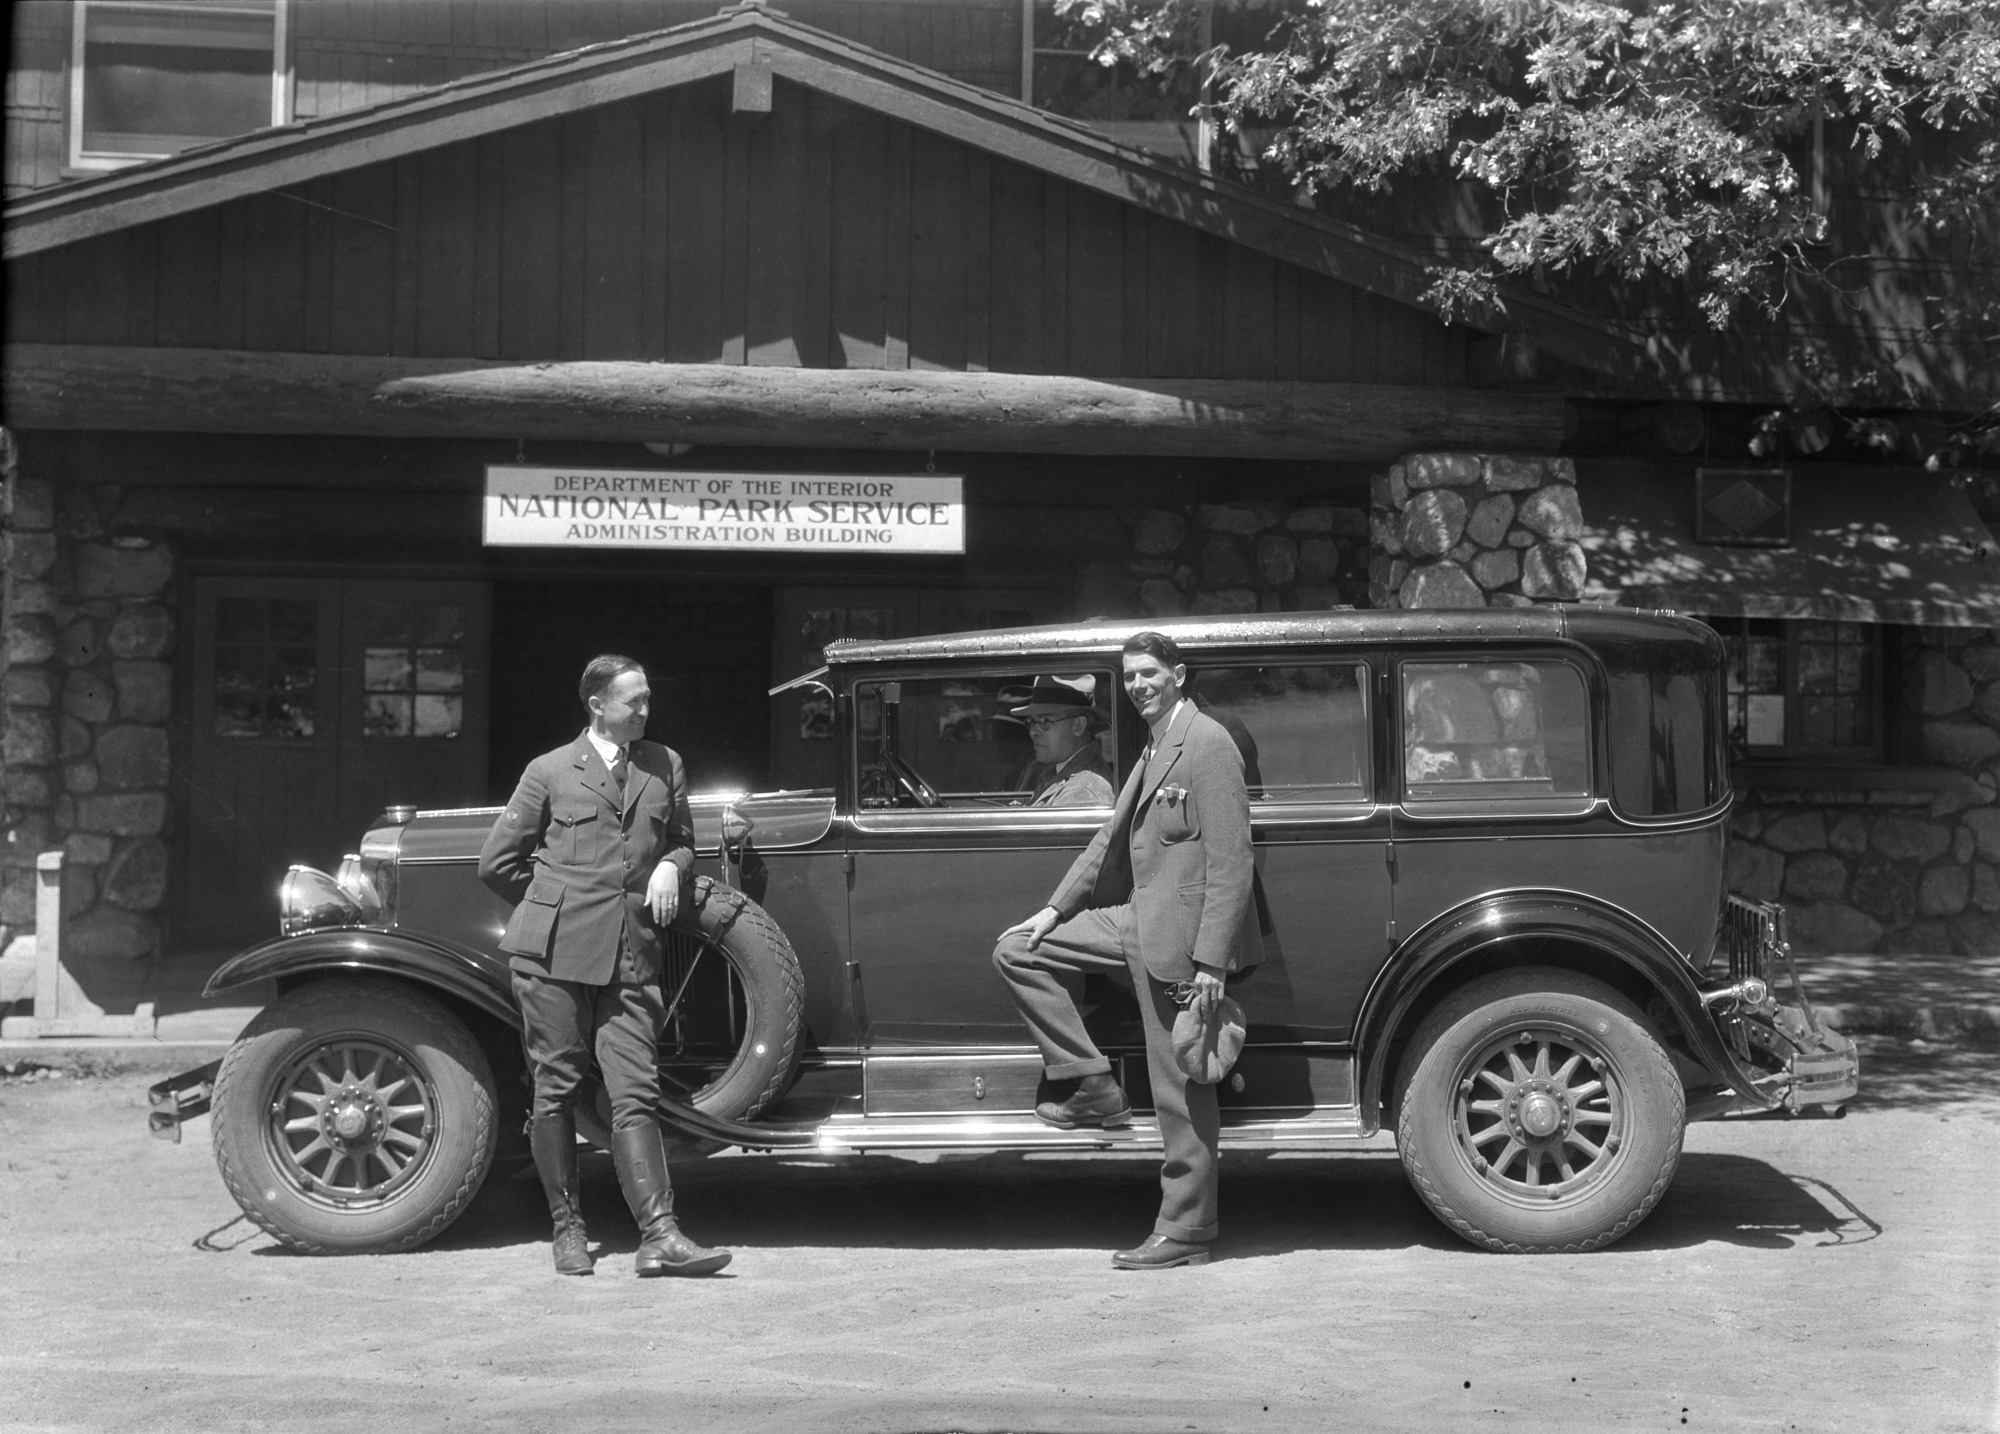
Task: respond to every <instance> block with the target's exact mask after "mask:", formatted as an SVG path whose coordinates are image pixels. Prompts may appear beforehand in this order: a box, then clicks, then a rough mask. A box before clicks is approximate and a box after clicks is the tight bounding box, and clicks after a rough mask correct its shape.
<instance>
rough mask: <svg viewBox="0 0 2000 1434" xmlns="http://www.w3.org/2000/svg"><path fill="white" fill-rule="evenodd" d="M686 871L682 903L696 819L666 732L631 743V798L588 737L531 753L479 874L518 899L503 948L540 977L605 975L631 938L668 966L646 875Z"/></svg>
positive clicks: (650, 958) (654, 962) (645, 965)
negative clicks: (661, 867)
mask: <svg viewBox="0 0 2000 1434" xmlns="http://www.w3.org/2000/svg"><path fill="white" fill-rule="evenodd" d="M663 859H664V860H667V861H671V862H672V863H673V864H674V865H675V866H676V867H678V868H679V869H680V875H681V881H682V883H683V884H682V890H681V910H682V911H689V910H692V909H693V908H692V902H691V900H690V896H689V892H688V889H687V885H686V883H687V881H688V874H689V872H690V871H691V870H692V869H693V867H694V819H693V817H692V816H691V815H690V813H689V811H688V796H687V775H686V773H685V772H684V771H683V770H682V768H681V759H680V758H679V757H678V756H677V755H675V753H674V752H673V751H671V750H670V749H668V748H666V747H662V746H661V745H660V744H659V743H657V742H634V743H632V744H631V746H630V747H629V748H627V751H626V778H625V796H624V801H623V803H622V804H621V803H620V801H619V796H618V785H617V783H616V782H614V781H613V780H612V777H611V772H610V769H609V768H607V767H606V766H605V765H604V759H603V758H602V757H600V756H598V755H597V749H596V748H595V747H593V746H591V744H590V741H589V739H588V737H586V736H585V735H584V734H582V733H579V734H577V738H576V740H575V741H574V742H571V743H570V744H569V745H568V746H566V747H558V748H556V749H555V750H554V751H553V752H544V753H543V754H542V755H541V756H539V757H537V758H535V760H534V761H532V762H530V763H528V769H527V770H526V771H525V772H523V773H522V774H521V783H520V785H519V786H518V787H516V788H515V789H514V795H513V796H512V797H510V798H509V799H508V801H507V810H506V811H504V812H502V813H501V814H500V818H499V820H498V821H496V822H494V823H493V830H492V831H491V832H489V833H488V834H487V837H486V845H485V847H484V848H483V849H482V850H481V851H480V853H479V879H480V880H481V881H484V882H485V883H486V884H487V885H488V886H489V887H491V888H492V889H493V890H494V891H496V892H498V893H499V894H500V895H501V896H502V897H504V898H506V899H507V900H508V901H510V902H514V903H516V904H515V907H514V915H513V917H512V918H511V919H510V920H509V921H508V922H507V930H506V934H505V935H503V936H502V937H501V939H500V949H501V950H502V951H505V952H507V953H508V954H509V955H510V956H512V957H513V961H512V963H511V964H512V966H513V968H514V969H515V970H517V971H526V972H528V973H530V974H532V975H537V976H551V977H554V978H556V979H557V980H561V981H577V982H581V983H583V984H585V985H592V986H602V985H605V984H607V983H608V982H609V981H610V980H611V978H612V976H613V974H614V973H615V972H616V971H617V968H618V953H619V951H620V949H621V947H628V948H629V949H630V950H631V952H632V955H633V957H634V960H635V963H636V964H637V966H638V969H639V970H640V971H641V972H642V973H646V974H653V973H657V972H658V971H659V969H660V937H659V933H658V932H657V931H656V930H655V929H654V927H653V919H652V915H651V913H650V912H648V911H647V909H646V884H647V882H648V881H650V880H651V879H652V875H653V868H654V867H655V866H657V865H658V864H659V863H660V862H661V861H662V860H663Z"/></svg>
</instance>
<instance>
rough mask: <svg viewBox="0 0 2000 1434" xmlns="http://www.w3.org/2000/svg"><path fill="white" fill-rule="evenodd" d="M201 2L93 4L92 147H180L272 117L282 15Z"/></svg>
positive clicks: (129, 150)
mask: <svg viewBox="0 0 2000 1434" xmlns="http://www.w3.org/2000/svg"><path fill="white" fill-rule="evenodd" d="M231 8H232V9H235V10H242V9H246V8H261V10H262V12H263V13H252V14H241V13H228V12H226V11H222V10H217V9H214V8H211V7H206V6H202V5H199V4H180V5H161V4H155V5H146V6H119V5H106V4H92V5H90V6H89V7H88V8H87V10H86V11H85V15H86V22H85V28H84V85H83V95H84V102H83V148H84V149H85V150H86V151H89V152H92V153H106V154H173V153H176V152H178V151H180V150H182V149H186V148H187V147H189V146H190V145H195V144H201V143H205V142H207V141H209V140H215V139H223V138H227V137H228V136H230V135H237V134H244V133H247V132H248V131H250V130H253V129H259V128H262V127H264V126H266V125H269V124H270V123H271V96H272V84H273V77H272V71H273V68H274V55H275V49H276V34H277V31H276V22H275V18H274V12H273V10H272V8H271V7H270V6H269V5H265V6H262V7H246V6H234V7H231Z"/></svg>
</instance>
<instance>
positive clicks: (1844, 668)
mask: <svg viewBox="0 0 2000 1434" xmlns="http://www.w3.org/2000/svg"><path fill="white" fill-rule="evenodd" d="M1710 625H1711V626H1713V627H1714V628H1715V629H1716V630H1717V631H1718V632H1720V633H1721V634H1722V641H1723V645H1724V646H1725V647H1727V648H1728V650H1729V676H1728V689H1727V690H1728V701H1729V738H1730V744H1731V746H1732V747H1733V749H1734V750H1735V752H1736V754H1737V756H1738V757H1741V758H1749V759H1751V760H1780V761H1782V760H1787V759H1794V758H1806V759H1822V760H1823V759H1827V758H1841V759H1846V760H1858V761H1879V760H1880V759H1881V756H1882V697H1881V692H1882V684H1881V671H1882V640H1881V629H1880V628H1879V627H1877V626H1875V625H1874V624H1872V623H1862V622H1796V621H1780V620H1760V619H1754V618H1737V619H1729V618H1718V619H1713V620H1711V623H1710Z"/></svg>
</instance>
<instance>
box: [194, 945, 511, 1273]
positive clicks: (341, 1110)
mask: <svg viewBox="0 0 2000 1434" xmlns="http://www.w3.org/2000/svg"><path fill="white" fill-rule="evenodd" d="M212 1108H213V1111H214V1130H215V1163H216V1168H217V1169H218V1170H220V1171H221V1173H222V1180H223V1184H225V1185H227V1186H228V1187H229V1193H230V1194H231V1195H233V1196H234V1197H235V1198H236V1203H237V1204H239V1205H241V1206H242V1207H243V1212H244V1214H246V1215H248V1216H249V1217H250V1218H251V1219H252V1220H254V1221H256V1222H257V1223H258V1224H259V1225H261V1226H262V1227H263V1228H264V1229H265V1230H267V1231H269V1232H270V1233H271V1234H272V1235H274V1236H276V1237H277V1238H278V1239H279V1240H280V1241H282V1242H283V1243H284V1244H286V1245H288V1246H290V1247H291V1248H292V1249H295V1250H301V1251H304V1252H305V1253H307V1254H314V1255H333V1254H364V1253H365V1254H377V1253H382V1252H386V1251H390V1250H408V1249H414V1248H415V1247H416V1246H418V1245H421V1244H423V1243H424V1242H425V1241H426V1240H429V1239H431V1238H433V1237H435V1236H436V1235H437V1233H438V1232H439V1231H440V1230H443V1229H444V1228H445V1226H447V1225H449V1224H450V1223H451V1222H452V1221H453V1220H455V1219H457V1218H458V1215H459V1213H460V1212H461V1211H462V1210H464V1208H465V1207H466V1205H467V1204H469V1203H470V1202H471V1200H472V1197H473V1194H474V1193H475V1192H476V1191H477V1190H478V1189H479V1186H480V1183H481V1182H482V1181H484V1180H485V1178H486V1172H487V1170H488V1169H489V1168H491V1166H492V1163H493V1145H494V1134H495V1132H494V1094H493V1074H492V1070H491V1067H490V1066H489V1065H488V1063H487V1060H486V1053H485V1052H484V1051H482V1050H481V1049H480V1048H479V1045H478V1043H477V1042H475V1041H474V1040H473V1039H472V1035H471V1033H470V1032H469V1031H468V1030H467V1029H466V1028H465V1024H464V1023H463V1022H462V1021H460V1020H459V1019H458V1017H457V1016H455V1015H453V1014H452V1013H451V1012H450V1011H449V1010H447V1009H446V1008H445V1007H444V1006H443V1005H441V1004H440V1003H439V1002H438V1001H436V1000H434V999H433V998H431V997H430V996H428V995H426V994H424V992H423V991H421V990H419V989H418V988H416V987H414V986H409V985H405V984H403V983H401V982H398V981H393V980H387V979H357V978H352V977H338V978H331V979H328V980H324V981H316V982H314V983H312V984H310V985H307V986H302V987H299V988H298V989H297V990H293V991H288V992H286V993H285V994H284V995H283V996H282V997H280V998H279V999H278V1000H276V1001H274V1002H272V1003H271V1004H270V1005H269V1006H266V1007H265V1008H264V1009H263V1010H262V1011H260V1012H259V1013H258V1015H257V1017H256V1019H255V1020H253V1021H252V1022H251V1023H250V1024H249V1025H248V1026H247V1027H245V1028H244V1031H243V1034H242V1035H241V1036H239V1037H238V1038H237V1040H236V1043H235V1044H234V1045H233V1046H231V1047H230V1048H229V1053H228V1054H227V1055H226V1056H224V1057H223V1060H222V1068H221V1069H220V1070H219V1071H218V1072H217V1073H216V1077H215V1095H214V1097H213V1102H212Z"/></svg>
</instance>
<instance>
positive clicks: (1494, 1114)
mask: <svg viewBox="0 0 2000 1434" xmlns="http://www.w3.org/2000/svg"><path fill="white" fill-rule="evenodd" d="M1392 1108H1393V1110H1394V1112H1395V1117H1396V1145H1397V1149H1398V1151H1399V1152H1400V1153H1401V1155H1402V1157H1403V1167H1404V1169H1405V1171H1406V1172H1407V1173H1408V1175H1409V1177H1410V1183H1411V1184H1412V1185H1413V1186H1415V1187H1416V1190H1417V1193H1418V1194H1419V1195H1421V1196H1422V1197H1423V1199H1424V1202H1425V1203H1426V1204H1427V1205H1429V1206H1430V1207H1431V1210H1432V1212H1433V1213H1434V1214H1436V1215H1437V1217H1438V1218H1439V1219H1440V1220H1442V1221H1444V1223H1445V1224H1446V1225H1448V1226H1450V1227H1451V1228H1452V1229H1453V1230H1455V1231H1457V1232H1458V1233H1459V1234H1460V1235H1462V1236H1463V1237H1464V1238H1466V1239H1467V1240H1470V1241H1471V1242H1472V1243H1474V1244H1476V1245H1482V1246H1484V1247H1485V1248H1487V1249H1491V1250H1505V1251H1510V1252H1516V1253H1537V1252H1549V1251H1569V1252H1574V1251H1582V1250H1594V1249H1597V1248H1599V1247H1601V1246H1603V1245H1608V1244H1610V1243H1611V1242H1612V1241H1614V1240H1616V1239H1619V1238H1620V1237H1622V1236H1623V1235H1625V1234H1626V1233H1627V1232H1629V1231H1630V1230H1631V1229H1632V1228H1633V1227H1634V1226H1636V1225H1637V1224H1638V1223H1639V1222H1640V1221H1641V1220H1643V1219H1645V1218H1646V1215H1647V1214H1648V1213H1649V1212H1650V1211H1651V1210H1652V1208H1653V1206H1654V1205H1656V1204H1657V1203H1658V1202H1659V1199H1660V1197H1661V1196H1662V1195H1663V1194H1665V1193H1666V1189H1667V1186H1668V1185H1669V1184H1670V1183H1671V1182H1672V1180H1673V1176H1674V1170H1675V1168H1676V1167H1677V1166H1678V1164H1679V1161H1680V1152H1681V1135H1682V1130H1683V1128H1684V1125H1685V1120H1686V1107H1685V1097H1684V1095H1683V1093H1682V1090H1681V1083H1680V1078H1679V1076H1678V1075H1677V1074H1676V1073H1675V1071H1674V1066H1673V1062H1672V1060H1671V1059H1670V1058H1669V1057H1668V1055H1667V1052H1666V1049H1665V1047H1664V1046H1663V1045H1662V1043H1661V1042H1660V1039H1659V1037H1658V1036H1657V1035H1655V1034H1654V1032H1653V1030H1652V1028H1651V1026H1650V1025H1649V1024H1648V1023H1647V1021H1646V1018H1645V1017H1644V1016H1643V1015H1641V1014H1640V1013H1639V1011H1638V1009H1637V1008H1636V1007H1635V1006H1633V1004H1632V1003H1631V1002H1630V1001H1629V1000H1627V999H1626V998H1625V997H1624V996H1623V995H1621V994H1620V993H1619V992H1617V991H1616V990H1613V989H1612V988H1611V987H1610V986H1607V985H1605V984H1604V983H1603V982H1601V981H1596V980H1593V979H1591V978H1590V977H1588V976H1582V975H1579V974H1577V973H1575V972H1573V971H1563V970H1555V969H1549V968H1541V967H1529V968H1523V969H1520V970H1512V971H1502V972H1498V973H1496V974H1494V975H1491V976H1486V977H1482V978H1480V979H1479V980H1476V981H1474V982H1472V983H1471V984H1469V985H1467V986H1465V987H1464V988H1462V989H1461V990H1458V991H1455V992H1453V993H1452V994H1451V995H1450V996H1448V997H1446V998H1445V999H1444V1000H1443V1001H1442V1002H1440V1003H1439V1005H1438V1006H1437V1008H1436V1009H1435V1010H1433V1011H1432V1012H1431V1013H1430V1015H1429V1016H1427V1017H1426V1018H1425V1019H1424V1021H1423V1023H1422V1024H1421V1025H1419V1026H1418V1028H1417V1030H1416V1032H1415V1034H1414V1035H1412V1037H1411V1039H1410V1043H1409V1046H1408V1047H1407V1049H1406V1052H1405V1054H1404V1058H1403V1062H1402V1066H1401V1068H1400V1071H1399V1075H1398V1080H1397V1093H1396V1095H1395V1097H1394V1099H1393V1101H1392Z"/></svg>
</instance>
